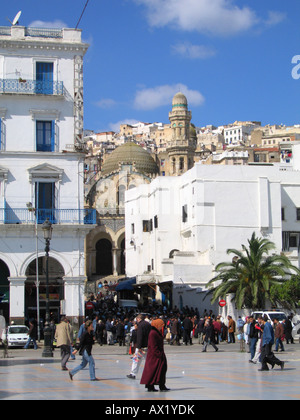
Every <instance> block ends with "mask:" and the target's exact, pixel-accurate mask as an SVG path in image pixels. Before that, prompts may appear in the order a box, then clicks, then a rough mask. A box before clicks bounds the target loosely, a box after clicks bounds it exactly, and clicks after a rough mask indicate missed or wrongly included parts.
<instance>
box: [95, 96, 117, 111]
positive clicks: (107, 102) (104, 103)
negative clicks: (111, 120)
mask: <svg viewBox="0 0 300 420" xmlns="http://www.w3.org/2000/svg"><path fill="white" fill-rule="evenodd" d="M96 105H97V106H98V107H99V108H103V109H107V108H112V107H113V106H115V105H116V101H115V100H114V99H109V98H104V99H100V101H97V102H96Z"/></svg>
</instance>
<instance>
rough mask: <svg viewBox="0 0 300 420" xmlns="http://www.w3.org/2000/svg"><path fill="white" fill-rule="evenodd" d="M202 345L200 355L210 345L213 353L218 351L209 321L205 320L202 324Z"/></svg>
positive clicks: (212, 327)
mask: <svg viewBox="0 0 300 420" xmlns="http://www.w3.org/2000/svg"><path fill="white" fill-rule="evenodd" d="M203 336H204V343H203V348H202V353H205V352H206V349H207V346H208V345H209V344H210V345H211V346H212V347H213V348H214V349H215V351H218V350H219V349H218V347H217V346H216V344H215V337H216V335H215V330H214V326H213V323H212V321H211V319H207V320H206V321H205V324H204V329H203Z"/></svg>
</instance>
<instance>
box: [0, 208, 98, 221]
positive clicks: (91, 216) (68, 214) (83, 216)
mask: <svg viewBox="0 0 300 420" xmlns="http://www.w3.org/2000/svg"><path fill="white" fill-rule="evenodd" d="M35 214H36V216H35ZM35 217H36V219H35ZM47 218H48V219H49V221H50V222H51V223H53V224H58V225H95V224H96V210H94V209H59V210H57V209H38V210H36V213H35V212H34V211H29V210H28V208H23V209H11V208H6V209H4V208H1V209H0V225H1V224H11V225H16V224H27V225H30V224H35V223H36V221H37V223H38V224H41V223H44V221H45V220H46V219H47Z"/></svg>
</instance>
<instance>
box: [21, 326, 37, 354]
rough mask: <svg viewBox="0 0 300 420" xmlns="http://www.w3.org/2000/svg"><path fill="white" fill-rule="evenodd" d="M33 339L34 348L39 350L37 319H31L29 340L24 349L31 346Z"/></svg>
mask: <svg viewBox="0 0 300 420" xmlns="http://www.w3.org/2000/svg"><path fill="white" fill-rule="evenodd" d="M31 340H32V342H33V346H34V350H37V348H38V346H37V343H36V340H37V323H36V320H35V319H31V320H30V321H29V331H28V341H27V343H26V344H25V347H24V349H28V347H29V346H30V343H31Z"/></svg>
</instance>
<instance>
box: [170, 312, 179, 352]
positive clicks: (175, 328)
mask: <svg viewBox="0 0 300 420" xmlns="http://www.w3.org/2000/svg"><path fill="white" fill-rule="evenodd" d="M179 328H180V325H179V321H178V319H177V318H176V316H174V317H173V319H172V323H171V334H172V338H171V341H170V344H171V345H173V344H174V342H175V343H176V345H177V346H180V343H179V339H180V333H179Z"/></svg>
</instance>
